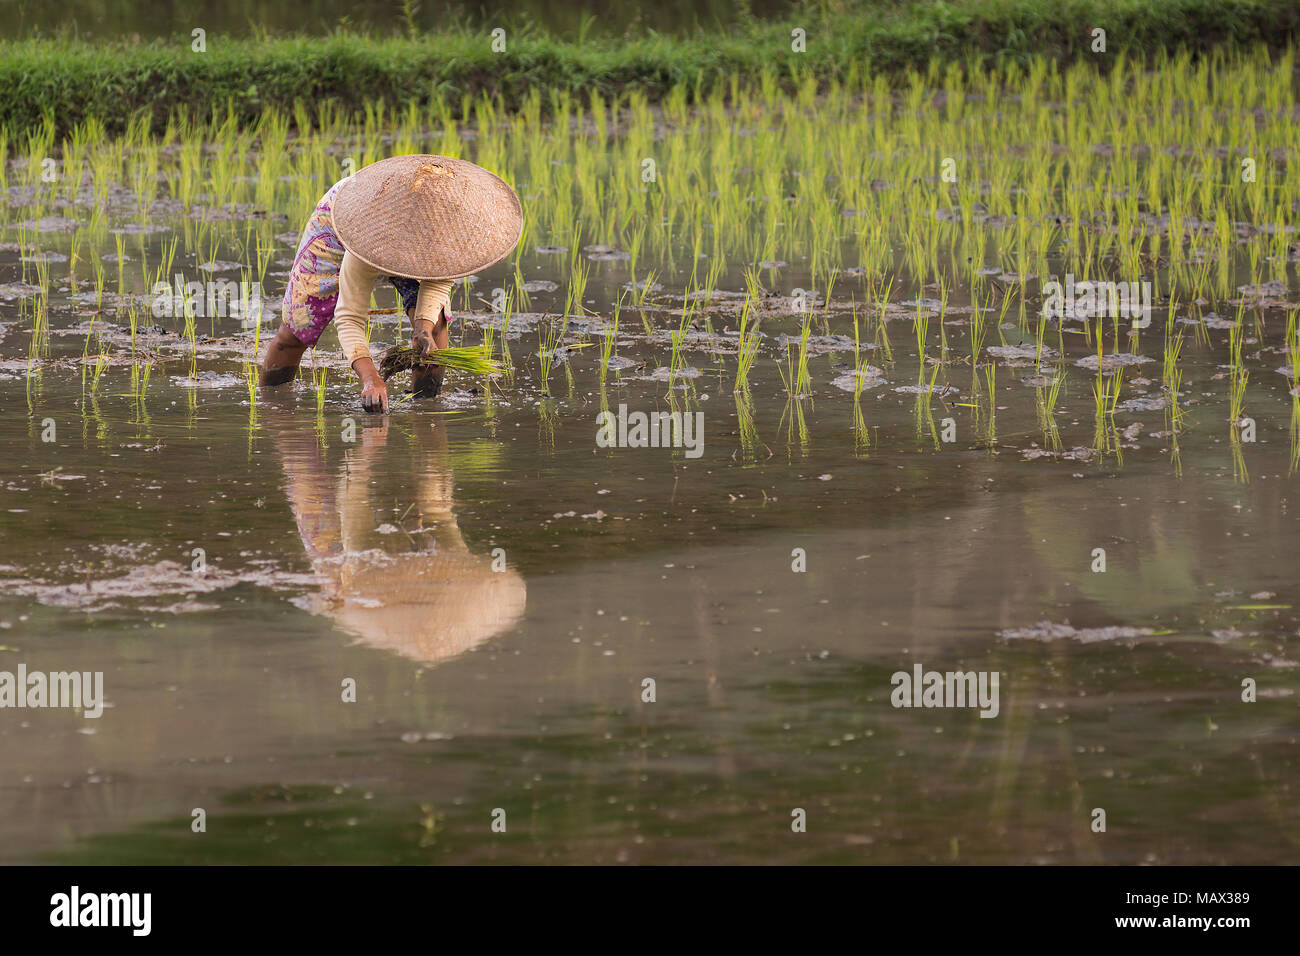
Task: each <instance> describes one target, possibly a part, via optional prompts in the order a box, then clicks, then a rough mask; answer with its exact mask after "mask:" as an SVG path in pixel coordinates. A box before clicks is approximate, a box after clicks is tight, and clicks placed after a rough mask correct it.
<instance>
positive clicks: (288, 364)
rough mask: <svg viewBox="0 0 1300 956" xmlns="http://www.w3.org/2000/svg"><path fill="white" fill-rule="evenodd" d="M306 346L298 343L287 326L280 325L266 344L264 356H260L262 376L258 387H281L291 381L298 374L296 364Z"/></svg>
mask: <svg viewBox="0 0 1300 956" xmlns="http://www.w3.org/2000/svg"><path fill="white" fill-rule="evenodd" d="M306 351H307V346H305V345H303V344H302V343H301V342H299V341H298V337H297V336H296V335H294V334H293V331H292V330H291V329H290V328H289V326H287V325H284V324H281V326H280V330H279V331H278V332H276V333H275V338H273V339H272V340H271V341H270V342H268V343H267V346H266V354H265V355H264V356H262V374H261V377H260V379H259V381H258V384H259V385H283V384H284V383H285V382H290V381H293V378H294V376H296V375H297V374H298V363H300V362H301V361H302V353H303V352H306Z"/></svg>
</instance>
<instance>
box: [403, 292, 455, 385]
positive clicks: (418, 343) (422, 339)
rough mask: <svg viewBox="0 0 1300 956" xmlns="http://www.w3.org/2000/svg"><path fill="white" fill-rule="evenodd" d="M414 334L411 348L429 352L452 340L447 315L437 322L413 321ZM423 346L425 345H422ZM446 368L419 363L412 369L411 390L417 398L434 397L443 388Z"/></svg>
mask: <svg viewBox="0 0 1300 956" xmlns="http://www.w3.org/2000/svg"><path fill="white" fill-rule="evenodd" d="M413 325H414V334H413V335H412V336H411V348H413V349H420V350H421V352H422V353H427V352H428V351H430V349H431V348H432V349H445V348H446V347H447V346H448V345H449V344H450V342H451V335H450V334H449V332H448V329H447V316H446V313H443V314H442V315H440V316H439V317H438V322H437V324H434V323H433V322H426V321H420V322H415V323H413ZM422 346H423V347H422ZM445 373H446V369H444V368H442V367H441V366H439V365H417V366H416V367H415V368H413V369H411V391H412V392H413V393H414V394H415V397H416V398H433V397H434V396H435V395H437V394H438V392H439V390H441V388H442V376H443V375H444V374H445Z"/></svg>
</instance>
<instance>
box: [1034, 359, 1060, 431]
mask: <svg viewBox="0 0 1300 956" xmlns="http://www.w3.org/2000/svg"><path fill="white" fill-rule="evenodd" d="M1051 374H1052V380H1051V382H1050V383H1049V384H1048V385H1047V387H1046V389H1044V388H1043V386H1041V385H1040V386H1039V387H1038V388H1037V389H1036V391H1037V398H1038V427H1039V428H1040V429H1041V430H1042V432H1043V441H1044V442H1045V443H1046V444H1047V445H1048V446H1049V447H1051V448H1059V447H1061V433H1060V429H1059V427H1058V426H1057V424H1056V405H1057V402H1058V401H1059V400H1060V397H1061V387H1062V386H1063V385H1064V384H1065V366H1064V365H1058V366H1057V367H1056V368H1055V369H1053V370H1052V373H1051Z"/></svg>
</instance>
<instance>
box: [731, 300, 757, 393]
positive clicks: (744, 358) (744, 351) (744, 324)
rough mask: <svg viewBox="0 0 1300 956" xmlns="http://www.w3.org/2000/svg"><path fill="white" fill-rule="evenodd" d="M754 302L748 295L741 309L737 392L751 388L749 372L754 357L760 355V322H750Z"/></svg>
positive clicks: (737, 348) (737, 358)
mask: <svg viewBox="0 0 1300 956" xmlns="http://www.w3.org/2000/svg"><path fill="white" fill-rule="evenodd" d="M752 302H753V300H752V299H750V298H748V297H746V299H745V304H744V305H743V306H742V307H741V310H740V333H739V337H738V338H737V340H736V381H735V385H734V386H733V389H732V390H733V391H737V392H740V391H746V390H748V389H749V372H750V370H751V369H752V368H753V367H754V359H756V358H757V357H758V349H759V341H758V323H757V322H753V323H751V322H750V306H751V303H752Z"/></svg>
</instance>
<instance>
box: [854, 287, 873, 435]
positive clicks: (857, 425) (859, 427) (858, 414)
mask: <svg viewBox="0 0 1300 956" xmlns="http://www.w3.org/2000/svg"><path fill="white" fill-rule="evenodd" d="M865 372H866V369H865V368H864V367H863V365H862V352H861V342H860V340H859V336H858V310H857V306H856V305H855V306H854V308H853V445H854V449H855V450H856V451H859V452H860V451H861V450H862V449H863V448H866V447H869V446H870V445H871V433H870V432H869V431H868V430H867V419H866V417H865V416H864V415H863V414H862V389H863V387H864V385H865V384H866V383H865V382H864V381H863V374H864V373H865Z"/></svg>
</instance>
